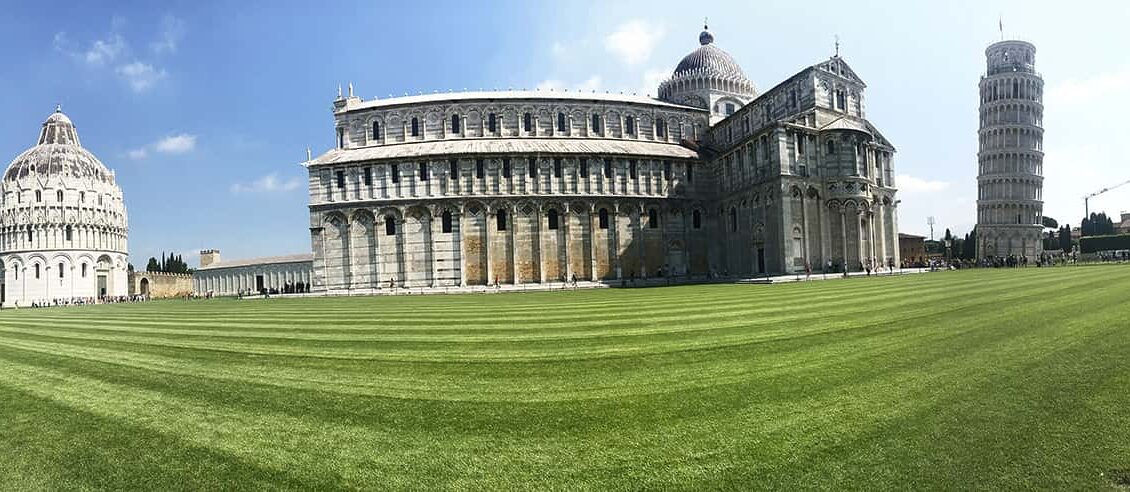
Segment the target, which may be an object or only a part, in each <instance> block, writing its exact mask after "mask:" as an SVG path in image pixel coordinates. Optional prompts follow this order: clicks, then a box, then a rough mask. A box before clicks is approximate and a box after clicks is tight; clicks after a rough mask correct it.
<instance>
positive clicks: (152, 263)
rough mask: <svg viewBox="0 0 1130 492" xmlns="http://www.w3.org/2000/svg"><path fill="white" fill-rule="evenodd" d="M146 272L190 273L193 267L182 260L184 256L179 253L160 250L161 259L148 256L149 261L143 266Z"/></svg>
mask: <svg viewBox="0 0 1130 492" xmlns="http://www.w3.org/2000/svg"><path fill="white" fill-rule="evenodd" d="M145 271H147V272H164V273H192V271H193V269H191V268H189V267H188V263H185V262H184V258H182V257H181V256H180V255H174V254H172V253H169V254H168V255H166V254H165V252H164V251H162V252H161V259H160V260H158V259H157V258H153V257H150V258H149V263H148V264H147V265H146V266H145Z"/></svg>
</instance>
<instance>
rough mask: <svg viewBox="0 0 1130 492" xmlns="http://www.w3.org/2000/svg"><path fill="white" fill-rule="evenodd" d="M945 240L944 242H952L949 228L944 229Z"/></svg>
mask: <svg viewBox="0 0 1130 492" xmlns="http://www.w3.org/2000/svg"><path fill="white" fill-rule="evenodd" d="M945 240H946V241H952V240H953V234H951V233H950V228H949V227H947V228H946V237H945Z"/></svg>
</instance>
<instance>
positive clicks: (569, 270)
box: [554, 202, 584, 282]
mask: <svg viewBox="0 0 1130 492" xmlns="http://www.w3.org/2000/svg"><path fill="white" fill-rule="evenodd" d="M562 217H564V222H562V223H561V226H562V227H564V228H565V229H564V234H563V235H562V236H563V240H562V241H561V245H562V249H563V250H564V251H565V281H566V282H568V281H569V280H571V279H572V278H573V263H572V262H571V261H569V230H570V229H571V228H572V227H571V226H570V225H569V223H570V222H571V221H572V217H573V213H572V211H571V210H570V208H569V203H568V202H565V215H563V216H562ZM581 244H584V243H583V242H582V243H581ZM554 256H556V255H554Z"/></svg>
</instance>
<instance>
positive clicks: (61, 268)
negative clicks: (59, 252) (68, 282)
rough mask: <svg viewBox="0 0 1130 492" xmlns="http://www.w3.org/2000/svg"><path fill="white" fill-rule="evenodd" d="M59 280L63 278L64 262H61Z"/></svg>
mask: <svg viewBox="0 0 1130 492" xmlns="http://www.w3.org/2000/svg"><path fill="white" fill-rule="evenodd" d="M59 278H63V262H61V261H60V262H59Z"/></svg>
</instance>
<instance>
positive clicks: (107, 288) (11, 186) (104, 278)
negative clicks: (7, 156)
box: [0, 108, 128, 307]
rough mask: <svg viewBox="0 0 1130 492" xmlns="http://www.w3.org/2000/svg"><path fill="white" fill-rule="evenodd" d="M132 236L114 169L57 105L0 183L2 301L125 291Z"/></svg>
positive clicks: (103, 295)
mask: <svg viewBox="0 0 1130 492" xmlns="http://www.w3.org/2000/svg"><path fill="white" fill-rule="evenodd" d="M127 235H128V222H127V219H126V207H125V203H124V202H123V201H122V190H121V189H120V188H119V187H118V185H117V183H116V180H115V176H114V172H113V171H111V170H110V169H108V168H106V166H105V165H103V164H102V162H101V161H99V160H98V158H97V157H95V156H94V154H91V153H90V152H89V151H87V150H86V149H85V148H83V147H82V145H81V144H80V142H79V138H78V131H77V130H76V129H75V125H74V123H72V122H71V120H70V118H68V117H67V115H65V114H63V112H62V111H61V110H60V109H59V108H56V109H55V112H54V113H52V114H51V116H48V117H47V120H46V121H44V122H43V125H42V127H41V128H40V131H39V140H38V142H37V143H36V145H35V146H33V147H31V148H30V149H28V150H26V151H24V152H23V153H22V154H20V155H19V156H18V157H16V158H15V160H13V161H12V163H11V164H9V165H8V169H7V170H6V171H5V172H4V179H3V181H2V182H0V305H3V306H5V307H8V306H30V305H32V304H40V305H42V304H51V303H56V302H74V301H77V300H79V299H82V300H83V301H84V302H89V301H95V300H97V299H103V298H106V297H121V296H125V295H126V294H127V292H128V285H127V281H126V277H127V269H128V263H127V262H128V258H127V255H128V252H127V248H126V246H127Z"/></svg>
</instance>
